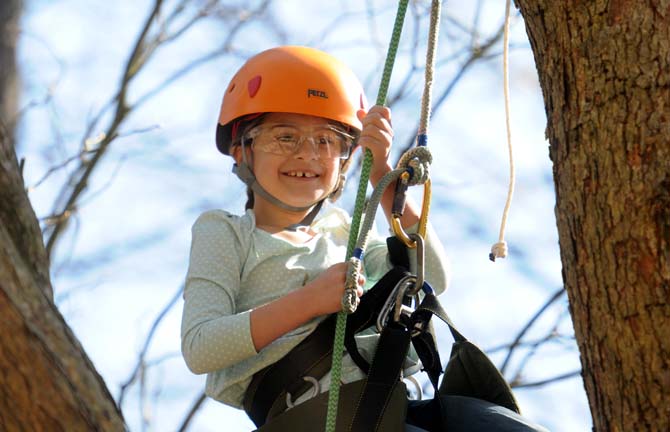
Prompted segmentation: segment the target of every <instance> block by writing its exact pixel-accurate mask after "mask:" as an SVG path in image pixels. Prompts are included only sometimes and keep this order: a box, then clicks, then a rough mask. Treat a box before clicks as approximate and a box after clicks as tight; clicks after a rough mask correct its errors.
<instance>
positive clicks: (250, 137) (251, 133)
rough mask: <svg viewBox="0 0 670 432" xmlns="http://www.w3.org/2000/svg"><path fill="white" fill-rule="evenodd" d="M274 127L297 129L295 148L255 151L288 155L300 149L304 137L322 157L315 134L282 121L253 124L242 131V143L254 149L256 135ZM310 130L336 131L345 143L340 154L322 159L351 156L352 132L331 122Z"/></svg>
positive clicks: (352, 145) (342, 158) (343, 158)
mask: <svg viewBox="0 0 670 432" xmlns="http://www.w3.org/2000/svg"><path fill="white" fill-rule="evenodd" d="M276 127H287V128H292V129H295V130H297V131H300V133H299V139H298V140H297V144H295V148H294V149H293V151H292V152H282V153H278V152H272V151H266V150H263V149H258V150H257V151H260V152H263V153H268V154H274V155H279V156H290V155H294V154H296V153H298V152H299V151H300V150H301V149H302V145H303V144H304V141H305V140H306V139H309V141H310V143H311V144H312V151H313V152H314V153H315V154H316V155H317V156H318V157H319V158H320V159H321V158H324V157H323V156H322V155H321V153H320V152H319V150H318V149H317V143H316V139H318V138H315V134H305V133H304V132H303V131H304V129H305V127H302V126H298V125H295V124H292V123H283V122H276V123H261V124H258V125H255V126H252V127H251V128H249V129H248V130H246V131H244V133H243V136H242V140H241V141H242V143H243V145H249V147H250V148H251V149H252V150H255V143H256V142H257V137H258V136H259V135H260V134H261V133H262V132H263V131H264V129H265V130H268V129H272V128H276ZM311 129H312V130H329V131H332V132H335V133H337V135H338V136H339V137H341V138H342V142H343V144H344V145H345V148H346V152H340V155H339V156H337V157H325V158H324V159H341V160H347V159H349V157H350V156H351V152H352V150H353V148H354V141H355V140H356V137H355V136H354V135H352V134H350V133H349V132H348V131H346V130H345V129H343V128H341V127H338V126H337V125H334V124H332V123H327V124H325V125H318V126H312V127H311ZM272 139H273V140H276V137H274V138H272Z"/></svg>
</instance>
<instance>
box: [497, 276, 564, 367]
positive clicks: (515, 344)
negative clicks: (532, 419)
mask: <svg viewBox="0 0 670 432" xmlns="http://www.w3.org/2000/svg"><path fill="white" fill-rule="evenodd" d="M564 293H565V288H563V287H561V288H560V289H559V290H557V291H556V292H554V294H552V296H551V297H550V298H549V300H547V301H546V302H545V304H544V305H542V307H541V308H540V309H539V310H538V311H537V312H536V313H535V315H533V317H532V318H531V319H530V320H529V321H528V323H527V324H526V325H525V326H524V327H523V329H521V331H520V332H519V334H518V335H517V336H516V338H514V341H513V342H512V343H511V345H510V348H509V352H508V353H507V356H506V357H505V360H504V361H503V363H502V366H501V367H500V372H501V373H502V374H504V373H505V371H506V369H507V366H508V365H509V362H510V360H511V358H512V354H514V350H515V349H516V348H517V347H518V345H519V342H521V339H522V338H523V337H524V336H525V335H526V333H527V332H528V330H529V329H530V328H531V327H532V326H533V324H535V322H536V321H537V320H538V319H539V318H540V317H541V316H542V314H543V313H544V312H545V311H546V310H547V309H548V308H549V306H551V305H552V304H553V303H554V302H555V301H556V300H558V299H559V298H561V296H563V294H564Z"/></svg>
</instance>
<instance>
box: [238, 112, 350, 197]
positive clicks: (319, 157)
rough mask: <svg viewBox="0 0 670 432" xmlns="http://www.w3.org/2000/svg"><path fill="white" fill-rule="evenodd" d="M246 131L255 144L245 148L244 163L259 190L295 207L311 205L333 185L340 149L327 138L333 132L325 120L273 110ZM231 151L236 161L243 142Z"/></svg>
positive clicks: (338, 171)
mask: <svg viewBox="0 0 670 432" xmlns="http://www.w3.org/2000/svg"><path fill="white" fill-rule="evenodd" d="M248 135H249V136H250V137H252V138H253V144H252V145H251V149H250V148H248V147H247V148H246V152H247V163H248V164H249V165H250V167H251V169H252V170H253V172H254V174H255V175H256V180H257V181H258V183H260V185H261V186H262V187H263V189H265V190H266V191H267V192H269V193H270V194H271V195H273V196H274V197H275V198H277V199H279V200H280V201H282V202H284V203H286V204H289V205H292V206H295V207H303V206H308V205H312V204H314V203H316V202H318V201H320V200H322V199H324V198H326V197H327V196H328V195H329V194H330V192H332V190H333V188H334V187H335V185H336V184H337V180H338V177H339V173H340V164H341V161H342V159H341V158H340V156H341V155H342V153H343V152H339V150H340V146H339V144H334V143H333V140H332V139H331V138H330V137H335V136H334V135H332V131H331V126H330V125H329V123H328V121H327V120H326V119H324V118H320V117H314V116H308V115H302V114H290V113H271V114H268V115H267V116H266V117H265V118H264V121H263V123H262V124H261V125H260V126H259V127H256V128H254V129H252V131H250V132H249V133H248ZM296 143H297V144H296ZM327 143H329V144H327ZM291 148H292V149H294V150H290V149H291ZM342 150H343V151H344V149H342ZM233 151H234V153H233V155H234V157H235V160H236V161H237V162H238V163H240V162H241V160H242V158H241V156H242V154H241V152H242V149H241V146H236V147H235V148H234V149H233ZM292 151H293V152H292ZM255 199H256V202H258V200H262V197H260V196H256V197H255Z"/></svg>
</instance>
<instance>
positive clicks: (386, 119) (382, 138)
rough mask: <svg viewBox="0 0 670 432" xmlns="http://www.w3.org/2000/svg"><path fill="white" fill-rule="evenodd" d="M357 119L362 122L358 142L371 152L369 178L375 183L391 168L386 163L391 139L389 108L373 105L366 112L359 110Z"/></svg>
mask: <svg viewBox="0 0 670 432" xmlns="http://www.w3.org/2000/svg"><path fill="white" fill-rule="evenodd" d="M356 114H357V115H358V118H359V120H360V121H361V123H363V130H362V131H361V137H360V139H359V140H358V143H359V144H360V146H361V147H363V148H368V149H370V151H371V152H372V157H373V162H372V168H371V170H370V179H371V180H372V181H373V183H376V182H377V181H378V180H379V179H381V177H383V176H384V174H386V173H387V172H389V171H391V170H392V168H391V166H390V165H389V163H388V157H389V153H390V152H391V142H392V141H393V127H392V126H391V110H390V109H388V108H387V107H384V106H380V105H375V106H373V107H372V108H370V110H369V111H368V112H367V113H366V112H365V111H364V110H359V111H358V112H357V113H356Z"/></svg>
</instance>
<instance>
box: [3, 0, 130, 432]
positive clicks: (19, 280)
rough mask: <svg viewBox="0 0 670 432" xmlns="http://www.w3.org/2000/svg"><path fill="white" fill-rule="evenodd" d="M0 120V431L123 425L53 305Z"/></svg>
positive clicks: (13, 18) (6, 80) (8, 88)
mask: <svg viewBox="0 0 670 432" xmlns="http://www.w3.org/2000/svg"><path fill="white" fill-rule="evenodd" d="M9 12H11V14H10V13H9ZM18 13H19V2H18V1H13V0H12V1H8V2H3V3H2V6H0V36H1V37H0V41H2V42H1V43H0V67H1V70H2V73H1V74H0V109H2V111H1V112H0V115H2V116H3V118H6V117H5V116H6V115H7V112H11V113H13V112H14V111H15V108H13V104H14V103H15V102H14V100H15V96H16V93H17V89H16V83H15V80H14V79H13V78H12V76H13V74H14V71H15V64H14V61H15V57H14V54H13V49H14V43H15V33H12V32H14V31H15V29H14V27H12V25H14V24H15V23H16V22H17V21H18ZM12 14H13V15H12ZM7 23H13V24H11V25H10V24H7ZM8 29H9V32H8ZM8 34H9V35H10V36H8V37H7V38H6V37H5V36H7V35H8ZM8 50H12V52H11V53H10V52H8ZM8 62H9V63H8ZM3 123H5V122H4V121H2V118H0V430H3V431H23V430H28V431H33V430H39V431H42V430H44V431H65V430H67V431H92V430H95V431H99V430H104V431H118V430H124V429H125V425H124V422H123V418H122V416H121V413H120V411H119V410H118V409H117V407H116V405H115V404H114V400H113V399H112V397H111V395H110V394H109V392H108V391H107V388H106V386H105V384H104V382H103V380H102V378H101V377H100V376H99V375H98V373H97V372H96V370H95V368H94V367H93V365H92V364H91V362H90V360H89V359H88V357H87V356H86V354H85V352H84V350H83V349H82V347H81V345H80V344H79V342H78V341H77V339H76V338H75V336H74V335H73V334H72V332H71V331H70V329H69V327H68V326H67V324H65V322H64V320H63V317H62V316H61V315H60V313H58V310H57V309H56V307H55V306H54V304H53V301H52V297H53V295H52V290H51V282H50V278H49V263H48V258H47V254H46V251H45V248H44V243H43V241H42V233H41V231H40V228H39V224H38V223H37V218H36V217H35V213H34V211H33V209H32V207H31V205H30V202H29V200H28V196H27V195H26V192H25V190H24V184H23V179H22V177H21V172H20V169H19V164H18V162H17V160H16V154H15V152H14V145H13V140H12V138H11V137H10V134H9V133H8V129H7V127H6V126H5V125H3Z"/></svg>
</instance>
